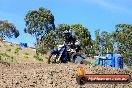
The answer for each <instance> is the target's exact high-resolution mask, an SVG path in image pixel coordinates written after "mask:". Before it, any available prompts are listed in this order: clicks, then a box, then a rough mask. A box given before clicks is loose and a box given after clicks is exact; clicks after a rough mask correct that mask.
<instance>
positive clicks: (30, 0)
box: [0, 0, 132, 46]
mask: <svg viewBox="0 0 132 88" xmlns="http://www.w3.org/2000/svg"><path fill="white" fill-rule="evenodd" d="M131 3H132V0H0V20H8V21H9V22H11V23H13V24H14V25H15V26H16V28H17V29H18V30H19V32H20V36H19V37H18V38H17V39H14V38H12V39H6V40H7V41H9V42H14V43H18V44H19V43H20V42H23V43H28V45H29V46H33V44H34V43H35V38H34V37H33V36H31V35H29V34H25V33H24V31H23V30H24V27H25V22H24V17H25V15H26V13H27V12H28V11H29V10H35V9H38V8H39V7H44V8H47V9H49V10H51V12H52V14H53V15H54V17H55V25H56V26H57V25H58V24H62V23H66V24H76V23H77V24H78V23H79V24H82V25H83V26H85V27H87V28H88V31H90V33H91V35H92V38H93V39H95V35H94V31H95V30H97V29H100V30H101V31H107V32H112V31H114V30H115V25H116V24H119V23H126V24H132V5H131Z"/></svg>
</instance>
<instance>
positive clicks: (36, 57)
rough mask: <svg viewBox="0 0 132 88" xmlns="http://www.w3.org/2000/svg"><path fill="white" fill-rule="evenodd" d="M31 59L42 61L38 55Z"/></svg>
mask: <svg viewBox="0 0 132 88" xmlns="http://www.w3.org/2000/svg"><path fill="white" fill-rule="evenodd" d="M33 57H34V59H35V60H37V61H43V59H42V58H41V57H40V56H39V55H34V56H33Z"/></svg>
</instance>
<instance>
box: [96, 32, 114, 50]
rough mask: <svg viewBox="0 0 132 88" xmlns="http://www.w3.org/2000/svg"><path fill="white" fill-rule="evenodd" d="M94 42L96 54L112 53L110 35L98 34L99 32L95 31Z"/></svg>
mask: <svg viewBox="0 0 132 88" xmlns="http://www.w3.org/2000/svg"><path fill="white" fill-rule="evenodd" d="M95 35H96V40H95V45H94V49H95V51H96V52H107V50H108V52H113V41H112V38H111V33H108V32H106V31H102V32H100V30H96V31H95Z"/></svg>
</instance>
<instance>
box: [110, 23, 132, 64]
mask: <svg viewBox="0 0 132 88" xmlns="http://www.w3.org/2000/svg"><path fill="white" fill-rule="evenodd" d="M115 28H116V31H114V32H113V33H112V36H113V40H114V42H115V43H116V45H117V46H118V53H121V54H122V55H123V57H124V58H125V59H124V61H125V62H126V63H127V58H130V57H132V50H131V49H132V25H131V24H117V25H115Z"/></svg>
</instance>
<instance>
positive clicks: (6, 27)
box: [0, 20, 19, 40]
mask: <svg viewBox="0 0 132 88" xmlns="http://www.w3.org/2000/svg"><path fill="white" fill-rule="evenodd" d="M18 36H19V31H18V30H17V29H16V27H15V25H13V24H12V23H9V22H8V21H4V20H0V39H1V40H3V39H5V38H12V37H15V38H17V37H18Z"/></svg>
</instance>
